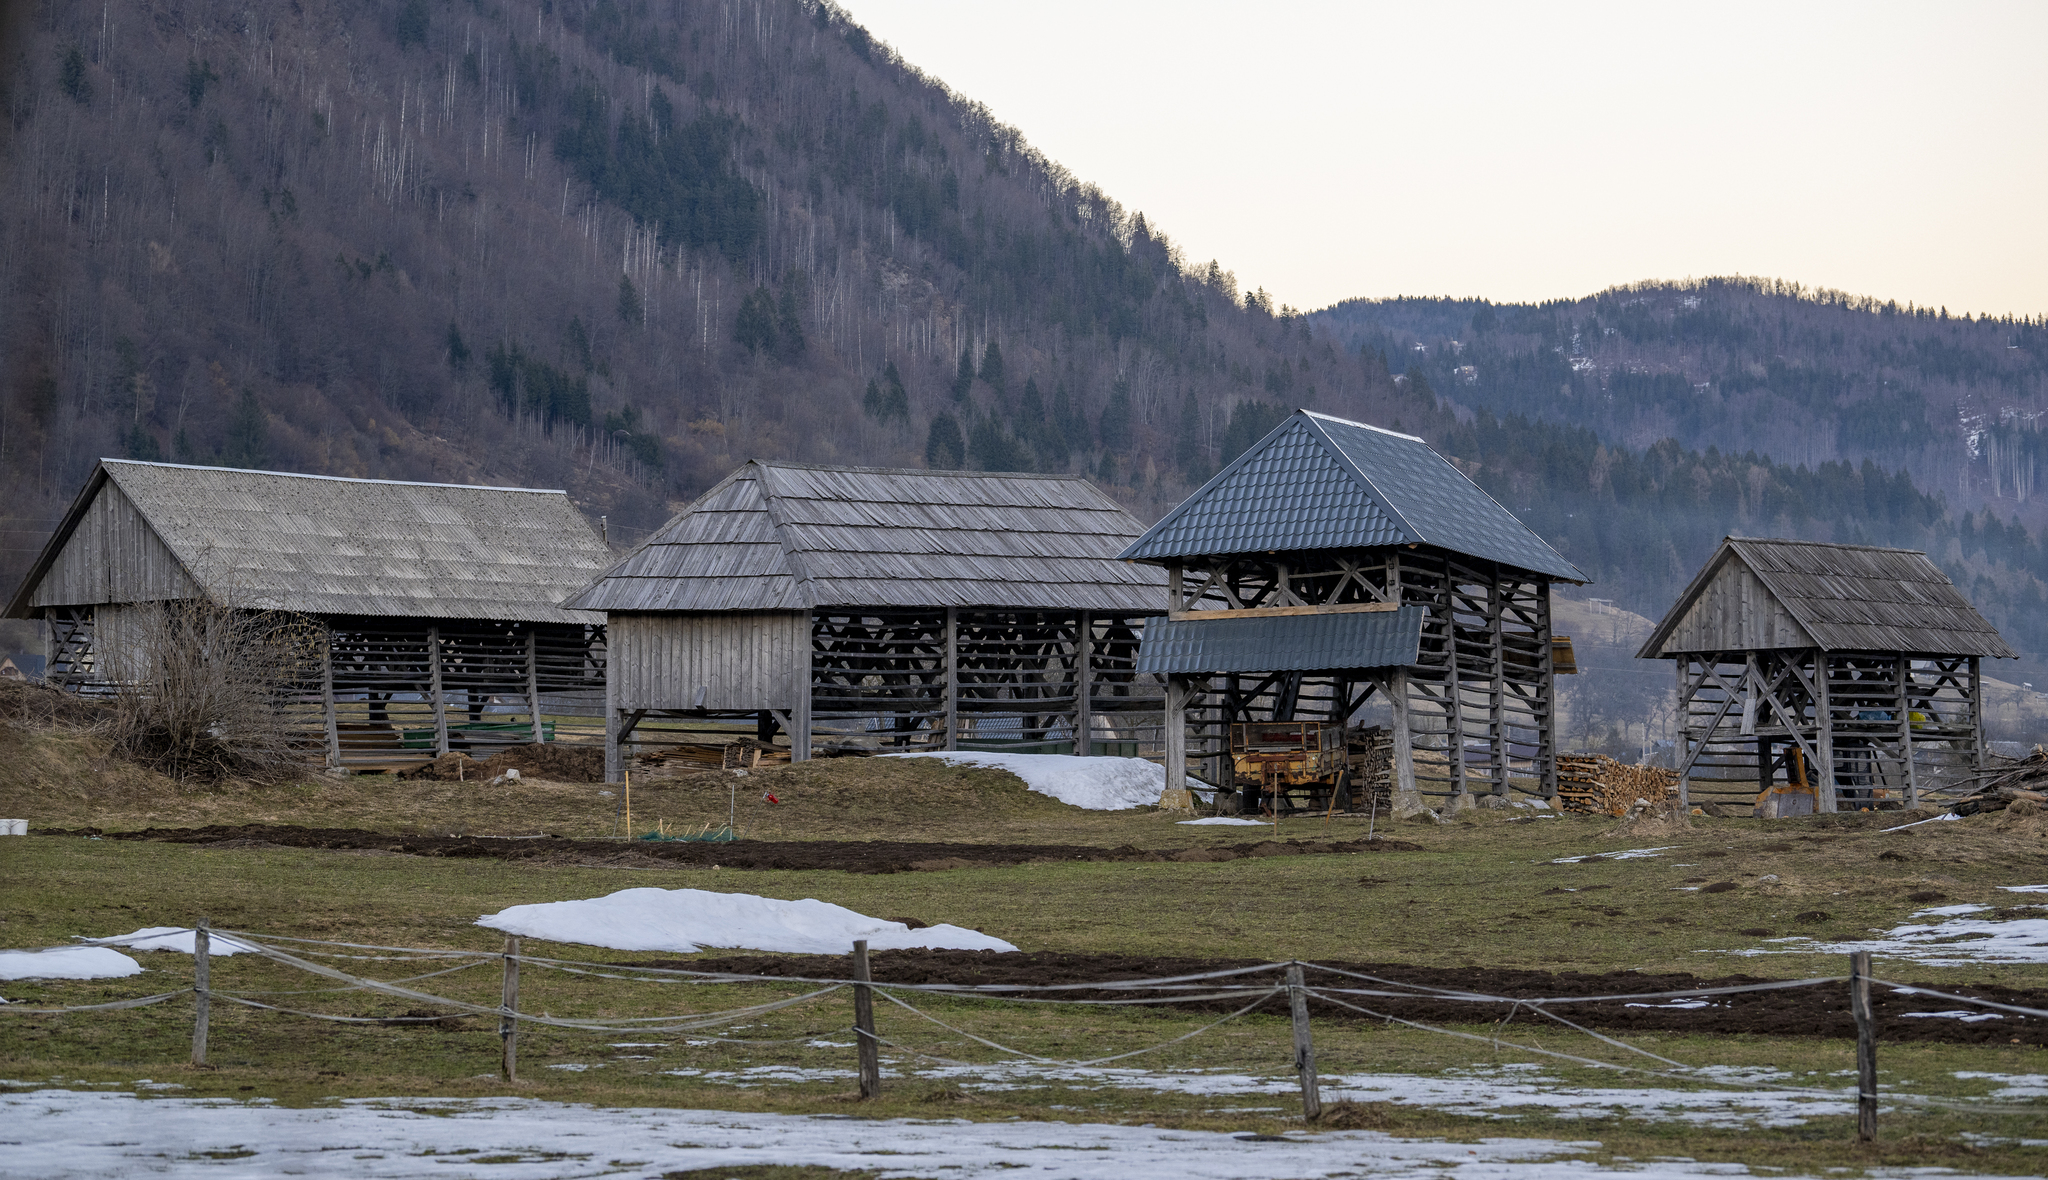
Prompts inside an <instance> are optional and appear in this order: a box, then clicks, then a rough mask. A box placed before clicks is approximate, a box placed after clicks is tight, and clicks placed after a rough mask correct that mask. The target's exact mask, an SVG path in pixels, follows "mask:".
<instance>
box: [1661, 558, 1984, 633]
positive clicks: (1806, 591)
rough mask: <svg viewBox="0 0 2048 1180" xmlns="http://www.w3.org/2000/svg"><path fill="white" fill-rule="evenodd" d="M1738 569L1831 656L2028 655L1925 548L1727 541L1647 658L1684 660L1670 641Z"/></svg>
mask: <svg viewBox="0 0 2048 1180" xmlns="http://www.w3.org/2000/svg"><path fill="white" fill-rule="evenodd" d="M1730 562H1740V563H1741V564H1742V565H1743V566H1745V567H1747V568H1748V569H1749V571H1750V572H1751V573H1753V574H1755V575H1756V579H1757V581H1758V582H1761V583H1762V584H1763V587H1764V589H1765V590H1767V591H1768V592H1769V593H1770V595H1771V597H1772V598H1773V599H1775V600H1776V601H1777V603H1778V604H1779V605H1780V606H1782V607H1783V608H1784V610H1785V611H1786V613H1788V614H1790V615H1791V616H1792V617H1793V619H1794V620H1795V621H1796V622H1797V623H1798V624H1799V626H1800V627H1803V628H1804V629H1805V630H1806V633H1807V635H1809V636H1811V637H1812V639H1813V641H1814V643H1815V644H1816V645H1818V646H1819V647H1820V648H1822V649H1823V650H1826V651H1873V652H1907V653H1913V654H1922V655H1975V656H1996V657H2000V658H2017V657H2018V655H2019V653H2018V652H2016V651H2014V650H2013V649H2012V648H2011V647H2009V646H2007V644H2006V642H2005V640H2004V639H2003V638H2002V637H2000V635H1999V634H1998V629H1997V628H1996V627H1993V626H1992V625H1991V623H1990V621H1989V620H1987V619H1986V618H1985V617H1984V616H1983V615H1981V614H1979V613H1978V612H1977V608H1976V607H1975V606H1972V605H1971V604H1970V600H1969V599H1968V598H1965V597H1964V596H1963V592H1962V591H1961V590H1958V589H1956V585H1955V583H1953V582H1951V581H1949V579H1948V575H1947V574H1944V573H1942V572H1941V569H1940V567H1938V566H1936V565H1935V564H1934V563H1933V562H1932V561H1929V560H1928V559H1927V555H1926V554H1925V553H1922V552H1920V551H1919V550H1916V549H1884V548H1879V547H1877V546H1874V545H1835V544H1830V543H1827V542H1824V541H1791V540H1784V539H1781V538H1763V537H1725V538H1723V539H1722V541H1721V547H1720V548H1719V549H1717V550H1715V551H1714V556H1713V557H1712V558H1710V559H1709V560H1708V561H1707V564H1706V565H1705V566H1703V567H1701V569H1700V572H1699V573H1698V574H1697V575H1695V576H1694V577H1693V580H1692V582H1691V584H1690V585H1688V586H1687V587H1686V588H1685V592H1684V593H1683V594H1680V595H1679V596H1678V601H1677V602H1675V603H1673V604H1672V606H1671V609H1670V610H1669V611H1667V612H1665V614H1664V618H1663V619H1662V620H1661V621H1659V622H1658V624H1657V627H1656V629H1655V630H1654V631H1652V632H1651V633H1650V637H1649V639H1648V640H1646V641H1645V642H1644V644H1643V646H1642V648H1641V650H1639V651H1638V652H1637V653H1636V655H1637V656H1638V657H1639V658H1642V659H1658V658H1661V657H1663V656H1665V655H1668V654H1676V649H1675V648H1674V649H1672V650H1670V651H1667V650H1666V645H1667V641H1668V640H1669V639H1670V638H1671V636H1672V633H1673V631H1675V630H1676V629H1677V628H1678V626H1679V624H1680V623H1681V622H1682V621H1683V620H1684V619H1685V618H1686V616H1687V614H1688V613H1689V612H1690V611H1691V610H1692V608H1693V605H1694V604H1695V603H1696V602H1698V601H1699V600H1700V598H1701V597H1702V595H1704V594H1705V593H1706V592H1707V590H1708V588H1709V587H1710V586H1712V585H1713V584H1714V582H1715V580H1716V577H1717V575H1719V574H1720V573H1721V572H1722V571H1723V570H1724V569H1725V568H1726V567H1727V566H1728V565H1729V563H1730Z"/></svg>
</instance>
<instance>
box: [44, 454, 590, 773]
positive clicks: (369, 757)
mask: <svg viewBox="0 0 2048 1180" xmlns="http://www.w3.org/2000/svg"><path fill="white" fill-rule="evenodd" d="M609 561H610V553H609V550H608V549H607V548H606V546H605V544H604V542H603V541H602V540H601V539H600V538H599V537H598V535H597V533H596V532H595V531H594V530H593V529H591V527H590V525H589V524H588V523H587V522H586V521H585V520H584V519H583V516H582V515H581V514H580V513H579V512H577V510H576V508H575V507H574V506H573V505H572V504H570V503H569V498H568V496H567V495H566V494H564V493H562V492H559V491H539V490H535V489H531V488H488V487H462V486H456V485H451V484H423V483H398V482H393V481H390V480H368V479H336V478H330V477H326V476H310V475H293V474H288V473H284V472H276V471H238V470H230V469H224V468H217V467H190V466H181V465H177V464H169V463H140V462H131V461H125V460H119V459H103V460H101V461H100V463H99V465H98V466H97V467H96V468H94V469H93V473H92V476H91V478H89V479H88V480H87V481H86V483H85V487H84V488H83V489H81V490H80V492H79V493H78V497H77V499H76V500H74V501H73V502H72V505H71V507H70V510H69V511H67V512H66V513H65V515H64V518H63V522H62V523H61V524H60V525H59V526H58V527H57V531H56V533H55V534H54V535H52V536H51V538H50V540H49V542H48V543H47V544H46V545H45V546H44V547H43V550H42V553H41V555H40V556H38V557H37V559H36V562H35V565H34V566H33V567H31V569H30V570H29V574H28V576H27V577H26V578H25V579H24V580H23V582H22V584H21V587H20V589H19V590H17V591H16V592H15V595H14V599H13V601H11V602H10V603H8V606H7V617H9V618H17V619H41V620H43V622H44V623H45V624H46V625H47V637H48V639H47V642H48V649H49V650H48V654H47V657H46V671H45V678H46V679H47V680H48V681H49V682H50V683H52V684H56V685H59V686H62V687H65V688H68V689H71V690H74V691H81V692H109V691H116V690H118V689H119V688H120V686H121V685H122V684H123V683H125V682H127V681H129V680H132V679H134V678H135V677H137V676H139V675H141V674H143V672H144V670H143V669H140V668H137V667H135V666H134V665H135V661H136V658H137V644H138V639H137V636H138V634H139V631H138V629H139V628H140V627H142V626H144V625H145V622H146V615H147V612H149V611H151V610H153V609H155V608H156V607H157V605H158V604H162V603H168V602H179V601H193V600H203V601H207V602H212V603H214V604H217V605H220V606H226V607H232V608H237V609H251V610H267V611H283V612H289V613H291V614H294V615H298V616H302V617H304V618H305V619H307V620H310V621H311V622H313V623H314V624H315V625H316V626H317V627H318V630H319V637H320V641H321V644H322V648H323V651H322V658H321V660H320V673H319V682H318V683H313V684H307V685H306V686H304V696H303V697H302V699H301V704H302V705H303V706H304V715H305V717H306V719H307V724H308V726H309V728H311V729H312V730H313V732H312V733H311V734H310V735H309V744H312V745H314V746H315V747H316V748H321V747H324V760H325V762H326V763H327V764H328V765H329V766H332V767H336V768H346V767H354V768H359V769H379V768H386V769H388V768H394V767H401V766H405V765H408V764H412V763H416V762H420V761H425V760H427V759H431V758H433V757H435V756H436V755H437V754H440V753H445V752H447V751H449V750H451V749H477V748H480V747H487V746H490V745H493V744H501V743H508V742H525V741H545V740H548V739H549V738H550V737H552V736H554V727H555V726H556V725H557V724H559V723H562V722H568V723H570V724H573V723H574V719H575V718H576V717H577V716H578V715H583V716H586V717H587V718H588V719H589V723H590V724H591V725H592V727H593V728H594V724H595V719H596V714H597V712H598V707H599V705H600V703H601V701H602V695H603V689H604V675H605V634H604V617H603V616H602V615H600V614H597V613H595V612H591V611H584V610H572V609H569V608H567V607H564V606H563V605H562V601H563V599H565V598H567V597H568V596H569V595H570V594H572V593H574V592H575V591H576V590H578V589H580V588H581V587H582V586H583V585H584V584H586V583H587V582H588V581H589V580H590V578H591V577H592V576H594V575H595V574H596V573H597V572H598V571H600V570H602V569H603V568H604V567H605V565H606V564H608V563H609Z"/></svg>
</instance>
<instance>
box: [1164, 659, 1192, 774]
mask: <svg viewBox="0 0 2048 1180" xmlns="http://www.w3.org/2000/svg"><path fill="white" fill-rule="evenodd" d="M1163 721H1164V724H1163V725H1162V726H1161V728H1162V730H1163V733H1162V734H1161V736H1162V737H1163V738H1164V739H1165V742H1166V789H1167V790H1169V791H1173V790H1178V789H1179V788H1181V787H1184V786H1186V785H1187V781H1188V777H1187V776H1188V678H1187V677H1185V676H1168V677H1167V678H1166V716H1165V717H1164V719H1163Z"/></svg>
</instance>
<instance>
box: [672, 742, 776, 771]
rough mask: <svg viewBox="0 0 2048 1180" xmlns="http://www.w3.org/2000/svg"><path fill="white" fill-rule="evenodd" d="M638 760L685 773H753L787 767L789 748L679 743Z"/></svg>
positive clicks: (736, 744) (737, 744)
mask: <svg viewBox="0 0 2048 1180" xmlns="http://www.w3.org/2000/svg"><path fill="white" fill-rule="evenodd" d="M635 761H636V762H638V763H639V764H640V765H642V766H646V767H656V766H667V767H673V768H675V769H677V770H682V771H692V770H750V769H752V768H754V767H756V766H781V765H787V764H788V762H789V749H788V747H786V746H785V747H782V748H779V749H778V748H777V747H775V746H771V745H767V744H765V743H762V742H758V741H755V740H753V739H752V738H741V739H740V740H738V741H735V742H678V743H675V744H674V745H664V746H656V747H655V748H653V749H651V750H647V751H645V752H644V753H642V754H640V756H639V757H638V758H636V759H635Z"/></svg>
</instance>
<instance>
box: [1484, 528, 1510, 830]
mask: <svg viewBox="0 0 2048 1180" xmlns="http://www.w3.org/2000/svg"><path fill="white" fill-rule="evenodd" d="M1505 612H1506V607H1505V605H1504V604H1503V603H1502V601H1501V585H1500V570H1499V568H1497V567H1496V568H1495V569H1494V571H1493V579H1492V580H1491V581H1489V582H1488V583H1487V584H1486V629H1487V631H1488V632H1489V633H1490V635H1491V638H1492V645H1491V646H1492V648H1493V685H1492V687H1491V689H1490V690H1489V697H1488V701H1487V706H1486V708H1487V718H1486V729H1487V739H1488V745H1489V747H1490V749H1489V750H1488V751H1487V757H1488V759H1489V760H1490V761H1491V762H1492V763H1493V765H1492V766H1491V767H1490V768H1489V769H1488V775H1489V776H1490V777H1491V778H1492V779H1493V793H1494V794H1496V795H1502V796H1505V795H1506V794H1507V793H1508V717H1507V706H1508V668H1507V650H1506V648H1504V647H1503V646H1502V644H1501V633H1500V629H1501V624H1502V622H1503V621H1504V617H1505Z"/></svg>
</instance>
